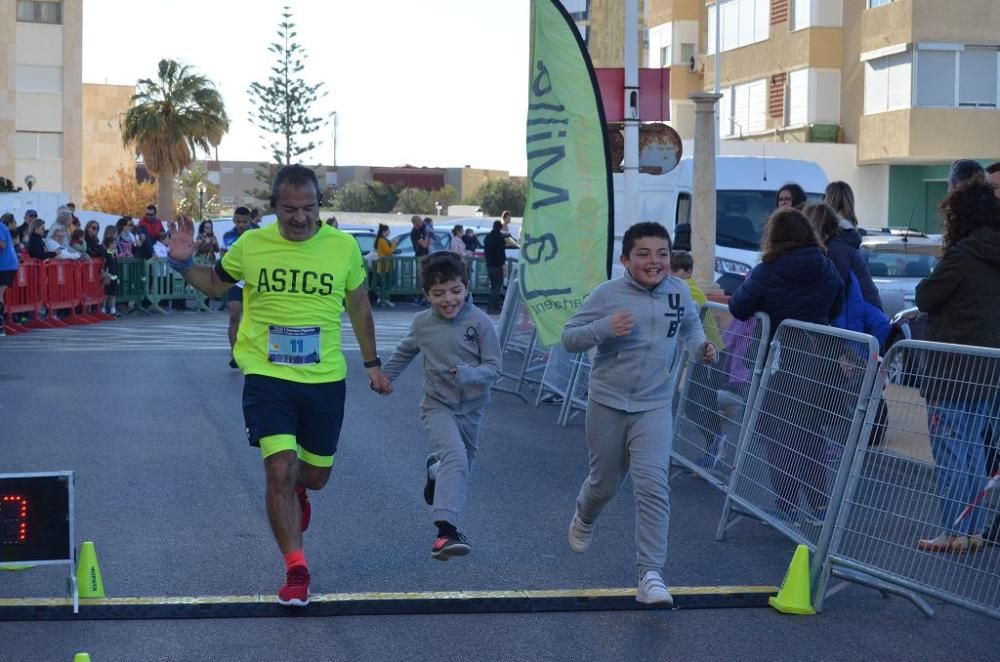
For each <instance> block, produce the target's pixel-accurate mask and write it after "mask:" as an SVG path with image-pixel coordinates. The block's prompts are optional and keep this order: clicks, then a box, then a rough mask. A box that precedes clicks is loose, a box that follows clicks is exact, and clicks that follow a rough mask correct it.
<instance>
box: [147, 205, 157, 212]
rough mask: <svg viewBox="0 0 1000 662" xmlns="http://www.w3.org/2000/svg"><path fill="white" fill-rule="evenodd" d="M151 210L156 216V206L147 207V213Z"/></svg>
mask: <svg viewBox="0 0 1000 662" xmlns="http://www.w3.org/2000/svg"><path fill="white" fill-rule="evenodd" d="M150 209H152V210H153V213H154V214H155V213H156V205H146V211H149V210H150Z"/></svg>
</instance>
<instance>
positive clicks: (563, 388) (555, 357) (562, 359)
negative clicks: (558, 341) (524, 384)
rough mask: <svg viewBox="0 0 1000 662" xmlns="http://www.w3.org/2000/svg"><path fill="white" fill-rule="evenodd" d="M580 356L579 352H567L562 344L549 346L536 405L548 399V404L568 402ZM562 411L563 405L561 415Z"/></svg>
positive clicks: (536, 395)
mask: <svg viewBox="0 0 1000 662" xmlns="http://www.w3.org/2000/svg"><path fill="white" fill-rule="evenodd" d="M578 356H579V354H571V353H569V352H567V351H566V349H565V348H564V347H563V346H562V345H555V346H553V347H550V348H549V352H548V358H547V360H546V361H545V369H544V370H543V371H542V379H541V381H540V382H539V384H538V392H537V393H536V394H535V406H536V407H537V406H538V405H540V404H542V402H543V401H546V403H547V404H559V405H562V404H564V403H565V402H566V398H567V397H568V396H569V392H570V388H571V387H572V385H573V378H574V377H575V375H576V370H577V368H578V366H579V361H578V360H577V357H578ZM561 411H562V407H560V417H561Z"/></svg>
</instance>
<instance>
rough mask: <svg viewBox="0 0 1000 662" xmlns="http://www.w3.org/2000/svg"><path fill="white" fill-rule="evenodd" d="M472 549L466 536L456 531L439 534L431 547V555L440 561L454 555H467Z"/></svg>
mask: <svg viewBox="0 0 1000 662" xmlns="http://www.w3.org/2000/svg"><path fill="white" fill-rule="evenodd" d="M471 549H472V548H471V547H470V546H469V541H468V540H466V539H465V536H463V535H462V534H461V533H459V532H457V531H456V532H455V534H454V535H446V536H438V538H437V540H435V541H434V546H433V547H432V548H431V556H433V557H434V558H436V559H437V560H438V561H447V560H448V559H450V558H451V557H453V556H465V555H466V554H468V553H469V551H471Z"/></svg>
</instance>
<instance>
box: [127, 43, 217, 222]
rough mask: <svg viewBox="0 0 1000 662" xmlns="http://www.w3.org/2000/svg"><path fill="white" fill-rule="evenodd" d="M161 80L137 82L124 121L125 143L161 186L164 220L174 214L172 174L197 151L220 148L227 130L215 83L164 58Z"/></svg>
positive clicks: (161, 214)
mask: <svg viewBox="0 0 1000 662" xmlns="http://www.w3.org/2000/svg"><path fill="white" fill-rule="evenodd" d="M158 76H159V78H158V80H155V81H154V80H150V79H148V78H143V79H141V80H140V81H139V82H138V83H136V88H135V94H133V95H132V100H131V107H130V108H129V110H128V112H127V113H125V116H124V117H123V118H122V120H121V131H122V142H123V143H124V144H125V146H126V147H129V146H134V147H135V150H136V152H137V153H138V154H141V155H142V157H143V160H144V161H145V163H146V169H147V170H149V171H150V172H151V173H153V174H154V175H156V177H157V181H158V183H159V185H160V189H159V194H158V196H157V207H158V211H159V213H160V216H161V217H163V218H170V217H171V216H173V211H174V190H173V189H174V175H175V174H177V173H179V172H181V171H183V170H184V168H186V167H187V166H189V165H190V164H191V162H192V161H193V160H194V157H195V153H196V149H197V148H199V147H200V148H201V149H203V150H205V151H206V152H207V151H209V149H210V148H211V147H213V146H218V144H219V142H221V141H222V136H223V135H224V134H225V133H226V131H228V130H229V117H228V116H227V115H226V109H225V105H224V104H223V102H222V96H221V95H220V94H219V92H218V90H216V89H215V84H214V83H212V81H210V80H208V79H207V78H205V77H204V76H201V75H199V74H195V73H192V71H191V69H190V67H188V66H187V65H182V64H179V63H178V62H175V61H174V60H160V65H159V71H158Z"/></svg>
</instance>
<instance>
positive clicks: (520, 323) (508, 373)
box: [493, 266, 548, 402]
mask: <svg viewBox="0 0 1000 662" xmlns="http://www.w3.org/2000/svg"><path fill="white" fill-rule="evenodd" d="M508 274H509V276H508V283H517V269H516V266H515V268H513V269H511V270H510V271H508ZM498 335H499V338H500V354H501V359H502V361H503V367H502V368H501V370H500V378H499V379H498V380H497V381H496V383H495V384H494V385H493V390H495V391H500V392H502V393H509V394H511V395H516V396H517V397H519V398H521V399H522V400H524V401H525V402H527V401H528V399H527V398H526V397H525V395H524V393H523V392H522V390H523V388H524V385H525V384H526V383H527V384H539V383H540V382H541V376H538V374H539V373H541V372H543V371H544V370H545V364H546V362H547V360H548V352H547V351H546V349H545V348H544V347H543V346H542V345H541V344H540V343H539V342H538V334H537V332H536V331H535V325H534V324H533V323H532V321H531V315H530V314H529V313H528V307H527V306H526V305H524V302H523V300H522V299H521V290H520V288H519V287H517V285H516V284H515V285H512V286H511V287H508V288H507V295H506V297H504V301H503V307H502V308H501V310H500V323H499V333H498ZM510 382H513V385H509V383H510Z"/></svg>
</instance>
